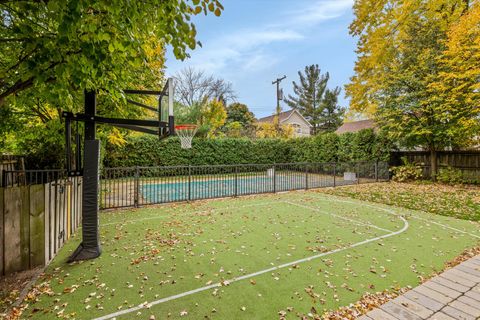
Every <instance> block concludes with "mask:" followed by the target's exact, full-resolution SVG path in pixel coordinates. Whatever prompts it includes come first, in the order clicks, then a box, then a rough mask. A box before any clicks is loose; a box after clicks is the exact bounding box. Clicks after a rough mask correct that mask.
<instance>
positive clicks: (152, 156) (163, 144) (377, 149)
mask: <svg viewBox="0 0 480 320" xmlns="http://www.w3.org/2000/svg"><path fill="white" fill-rule="evenodd" d="M391 147H392V145H391V144H390V143H389V142H388V140H386V139H384V138H383V137H380V136H378V135H376V134H375V133H374V132H373V130H371V129H367V130H362V131H360V132H358V133H346V134H342V135H337V134H334V133H326V134H321V135H318V136H315V137H308V138H296V139H290V140H282V139H258V140H250V139H243V138H239V139H238V138H217V139H194V141H193V143H192V149H189V150H184V149H181V148H180V142H179V141H178V138H169V139H165V140H161V141H159V140H158V138H156V137H154V136H130V137H128V138H127V142H126V144H125V145H123V146H121V147H118V146H112V145H110V146H107V148H106V152H105V157H104V165H105V166H106V167H132V166H168V165H188V164H191V165H211V164H235V163H275V162H276V163H282V162H333V161H339V162H346V161H368V160H374V159H379V160H388V158H389V152H390V150H391Z"/></svg>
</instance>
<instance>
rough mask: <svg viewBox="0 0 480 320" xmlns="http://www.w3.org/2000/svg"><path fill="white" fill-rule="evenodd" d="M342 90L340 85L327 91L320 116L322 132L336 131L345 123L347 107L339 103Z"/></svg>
mask: <svg viewBox="0 0 480 320" xmlns="http://www.w3.org/2000/svg"><path fill="white" fill-rule="evenodd" d="M340 91H341V90H340V88H339V87H336V88H335V89H333V90H330V89H327V90H326V91H325V95H324V97H323V99H322V103H321V105H320V112H319V116H318V122H319V130H320V131H321V132H334V131H335V130H337V129H338V127H340V126H341V125H342V123H343V116H344V114H345V108H342V107H340V106H339V105H338V95H339V94H340Z"/></svg>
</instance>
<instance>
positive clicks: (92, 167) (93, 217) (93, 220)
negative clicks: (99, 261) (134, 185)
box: [68, 91, 101, 262]
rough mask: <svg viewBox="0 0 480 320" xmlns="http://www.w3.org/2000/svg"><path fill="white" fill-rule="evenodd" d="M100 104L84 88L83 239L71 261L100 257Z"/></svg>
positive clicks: (90, 92) (93, 93) (69, 259)
mask: <svg viewBox="0 0 480 320" xmlns="http://www.w3.org/2000/svg"><path fill="white" fill-rule="evenodd" d="M96 107H97V101H96V95H95V92H94V91H85V115H86V116H87V118H89V119H90V120H88V121H85V143H84V148H85V149H84V152H83V155H84V158H83V166H84V169H83V184H82V193H83V199H82V242H81V243H80V245H79V246H78V248H77V249H76V250H75V251H74V252H73V254H72V255H71V256H70V257H69V258H68V262H73V261H78V260H87V259H94V258H96V257H98V256H100V253H101V249H100V237H99V232H98V196H97V194H98V183H99V180H98V178H99V177H98V175H99V172H98V168H99V162H100V141H99V140H97V139H96V137H95V133H96V132H95V131H96V125H95V120H94V119H95V112H96Z"/></svg>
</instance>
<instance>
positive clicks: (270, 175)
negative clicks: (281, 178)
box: [267, 168, 275, 178]
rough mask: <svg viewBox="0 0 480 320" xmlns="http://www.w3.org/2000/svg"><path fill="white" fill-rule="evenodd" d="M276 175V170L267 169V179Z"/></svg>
mask: <svg viewBox="0 0 480 320" xmlns="http://www.w3.org/2000/svg"><path fill="white" fill-rule="evenodd" d="M274 175H275V168H270V169H267V177H269V178H271V177H273V176H274Z"/></svg>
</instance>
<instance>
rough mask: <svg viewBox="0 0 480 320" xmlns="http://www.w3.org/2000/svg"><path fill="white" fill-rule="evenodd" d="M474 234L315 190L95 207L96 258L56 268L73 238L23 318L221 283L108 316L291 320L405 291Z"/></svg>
mask: <svg viewBox="0 0 480 320" xmlns="http://www.w3.org/2000/svg"><path fill="white" fill-rule="evenodd" d="M402 218H403V219H402ZM404 219H405V220H404ZM432 222H435V223H432ZM448 226H452V227H454V228H456V229H457V230H453V229H449V228H448ZM458 230H463V232H460V231H458ZM395 232H397V233H398V234H394V233H395ZM385 235H391V236H389V237H386V238H382V239H377V240H374V239H375V238H376V237H379V236H385ZM479 237H480V231H479V228H478V224H476V223H474V222H469V221H464V220H457V219H453V218H450V217H442V216H436V215H431V214H427V213H424V212H418V211H409V210H404V209H399V208H393V209H392V208H388V207H386V206H382V205H376V204H371V203H370V204H369V203H365V202H362V201H358V200H349V199H345V198H337V197H334V196H329V195H324V194H320V193H318V192H314V191H309V192H290V193H284V194H275V195H261V196H251V197H243V198H237V199H222V200H215V201H202V202H195V203H192V204H170V205H165V206H159V207H149V208H143V209H137V210H121V211H120V210H119V211H113V212H103V213H102V214H101V239H102V249H103V253H102V255H101V257H100V258H98V259H96V260H93V261H85V262H82V263H75V264H71V265H68V264H66V263H65V259H66V258H67V257H68V256H69V255H70V254H71V252H72V251H73V250H74V249H75V247H76V246H77V245H78V243H79V241H80V239H79V235H77V236H76V237H74V238H73V239H72V240H71V241H69V242H68V243H67V244H66V245H65V247H64V248H63V249H62V250H61V252H60V254H59V255H58V256H57V257H56V258H55V259H54V261H53V262H52V264H51V265H50V266H49V268H48V270H47V272H46V275H45V276H44V277H43V278H42V280H41V281H40V282H39V283H38V285H39V286H41V288H42V290H41V292H42V293H41V294H40V295H39V296H38V297H37V298H35V300H34V301H29V305H28V307H27V308H26V309H25V311H24V316H25V317H30V318H32V319H52V318H76V319H92V318H96V317H100V316H105V315H108V314H111V313H113V312H118V311H122V310H127V309H129V308H132V307H135V306H138V305H141V304H144V303H145V304H146V305H148V304H149V303H151V302H153V301H157V300H159V299H163V298H169V297H170V298H171V297H172V296H174V295H178V294H181V293H185V292H188V291H190V290H195V289H198V288H202V287H205V286H209V285H213V284H219V285H218V286H215V287H211V288H208V289H205V290H203V291H199V292H196V293H193V294H189V295H185V296H183V297H178V298H171V300H169V301H166V302H164V303H159V304H156V305H152V306H151V307H150V308H148V309H147V308H141V309H139V310H133V311H132V312H128V313H126V314H124V315H119V316H116V318H117V319H150V317H151V316H152V315H153V316H155V318H156V319H177V318H181V319H185V318H187V319H200V318H208V319H271V318H278V317H279V314H278V313H279V312H280V311H283V312H286V318H287V319H294V318H297V317H298V316H301V315H304V314H307V313H308V312H310V310H311V308H312V307H314V308H315V309H316V310H317V311H319V312H323V311H326V310H332V309H336V308H338V307H339V306H344V305H348V304H349V303H352V302H354V301H357V300H358V299H359V298H360V297H361V296H362V295H363V294H364V293H365V292H376V291H383V290H384V289H388V288H399V287H405V286H408V285H412V286H414V285H416V284H418V283H419V282H420V281H421V279H422V278H423V277H426V276H429V275H430V274H432V273H433V272H435V271H438V270H441V269H442V267H443V265H444V263H445V262H446V261H448V260H451V259H452V258H454V257H455V256H456V255H458V254H459V253H460V252H462V251H463V250H464V249H465V248H469V247H472V246H474V245H476V244H478V240H479V239H480V238H479ZM352 245H354V246H353V247H352ZM319 255H322V256H319ZM310 257H315V259H312V260H304V261H300V262H298V263H293V262H295V261H296V260H299V259H305V258H310ZM285 264H287V265H285ZM275 267H278V268H275ZM239 277H244V278H243V279H241V280H238V279H239ZM237 280H238V281H237Z"/></svg>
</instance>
